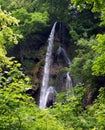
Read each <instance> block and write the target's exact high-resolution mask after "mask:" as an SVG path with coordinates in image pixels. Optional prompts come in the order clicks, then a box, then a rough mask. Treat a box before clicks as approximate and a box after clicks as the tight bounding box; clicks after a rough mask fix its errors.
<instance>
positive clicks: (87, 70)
mask: <svg viewBox="0 0 105 130" xmlns="http://www.w3.org/2000/svg"><path fill="white" fill-rule="evenodd" d="M96 44H97V41H96V40H95V39H94V38H90V40H86V39H83V38H81V39H80V40H79V41H78V43H77V45H78V49H77V50H76V52H77V56H76V57H75V58H74V59H73V61H72V64H71V66H70V72H71V75H72V76H73V77H74V79H75V80H76V81H78V80H80V81H81V80H82V81H83V82H85V83H86V82H90V81H92V74H91V73H92V70H91V67H92V63H93V60H94V56H95V55H94V51H93V50H92V49H91V47H92V45H96ZM90 77H91V78H90Z"/></svg>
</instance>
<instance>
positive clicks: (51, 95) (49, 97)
mask: <svg viewBox="0 0 105 130" xmlns="http://www.w3.org/2000/svg"><path fill="white" fill-rule="evenodd" d="M56 93H57V92H56V90H55V89H54V87H52V86H50V87H49V88H48V89H47V91H46V96H45V105H46V106H47V107H49V106H52V105H53V103H54V102H55V95H56Z"/></svg>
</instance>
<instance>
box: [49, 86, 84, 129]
mask: <svg viewBox="0 0 105 130" xmlns="http://www.w3.org/2000/svg"><path fill="white" fill-rule="evenodd" d="M84 92H85V89H84V88H83V85H82V84H78V86H77V87H75V88H74V89H73V90H72V89H70V90H69V92H68V94H67V95H65V94H64V93H62V94H60V95H59V98H58V103H56V104H55V106H54V108H53V109H51V110H50V111H51V114H53V115H54V116H55V117H56V119H57V120H60V122H61V123H62V124H63V125H64V127H65V130H71V129H74V130H75V129H79V128H81V127H80V124H79V118H80V115H82V111H83V109H82V97H83V95H84ZM59 99H60V102H59ZM61 99H62V102H61Z"/></svg>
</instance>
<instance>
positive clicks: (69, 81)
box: [66, 72, 74, 97]
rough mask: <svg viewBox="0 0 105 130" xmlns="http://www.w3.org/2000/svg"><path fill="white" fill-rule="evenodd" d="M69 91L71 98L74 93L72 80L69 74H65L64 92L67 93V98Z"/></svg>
mask: <svg viewBox="0 0 105 130" xmlns="http://www.w3.org/2000/svg"><path fill="white" fill-rule="evenodd" d="M69 89H71V94H70V95H72V96H74V91H73V83H72V79H71V77H70V75H69V72H67V74H66V91H67V97H68V96H69V91H68V90H69Z"/></svg>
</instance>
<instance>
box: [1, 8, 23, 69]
mask: <svg viewBox="0 0 105 130" xmlns="http://www.w3.org/2000/svg"><path fill="white" fill-rule="evenodd" d="M18 22H19V21H18V20H17V19H16V18H14V17H12V16H11V14H10V13H8V12H6V11H2V10H1V9H0V23H1V24H0V67H1V66H2V65H3V64H6V63H8V62H9V58H8V57H6V54H7V52H6V48H7V47H9V46H12V45H13V44H17V43H18V38H21V35H19V34H17V33H16V32H14V30H13V29H12V27H13V26H14V25H18Z"/></svg>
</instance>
